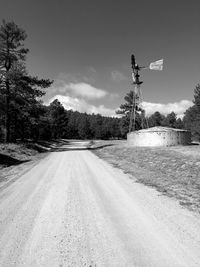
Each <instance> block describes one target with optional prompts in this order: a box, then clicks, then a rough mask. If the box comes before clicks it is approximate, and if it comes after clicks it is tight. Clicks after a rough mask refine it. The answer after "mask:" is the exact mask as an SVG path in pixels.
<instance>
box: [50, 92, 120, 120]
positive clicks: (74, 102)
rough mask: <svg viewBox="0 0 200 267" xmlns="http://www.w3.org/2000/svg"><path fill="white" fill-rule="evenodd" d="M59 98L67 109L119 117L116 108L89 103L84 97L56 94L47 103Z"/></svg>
mask: <svg viewBox="0 0 200 267" xmlns="http://www.w3.org/2000/svg"><path fill="white" fill-rule="evenodd" d="M55 99H58V101H59V102H60V103H61V104H62V105H63V106H64V108H65V109H67V110H70V109H72V110H74V111H79V112H86V113H88V114H92V113H94V114H98V113H99V114H101V115H103V116H109V117H117V115H116V114H115V110H114V109H109V108H106V107H105V106H104V105H100V106H98V107H96V106H94V105H92V104H89V103H87V102H86V101H85V100H84V99H78V98H74V97H71V96H64V95H55V96H54V97H52V98H51V99H50V100H49V101H48V103H46V104H47V105H48V104H50V103H51V102H52V101H53V100H55Z"/></svg>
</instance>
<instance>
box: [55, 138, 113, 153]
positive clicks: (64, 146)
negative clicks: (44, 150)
mask: <svg viewBox="0 0 200 267" xmlns="http://www.w3.org/2000/svg"><path fill="white" fill-rule="evenodd" d="M107 146H113V144H104V145H102V144H100V145H98V144H95V143H94V142H93V141H77V140H76V141H73V140H72V141H66V140H63V141H62V142H61V143H59V145H58V146H55V147H53V148H51V149H50V152H64V151H81V150H97V149H102V148H104V147H107Z"/></svg>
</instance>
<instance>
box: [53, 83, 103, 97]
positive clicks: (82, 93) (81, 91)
mask: <svg viewBox="0 0 200 267" xmlns="http://www.w3.org/2000/svg"><path fill="white" fill-rule="evenodd" d="M49 94H51V96H52V95H55V94H62V95H71V96H73V97H78V96H79V97H83V98H87V99H99V98H103V97H105V96H106V95H107V94H108V93H107V92H106V91H105V90H103V89H99V88H96V87H94V86H92V85H90V84H89V83H85V82H79V83H76V82H70V83H66V82H65V81H63V80H57V81H56V82H55V84H54V85H53V86H52V87H51V88H50V90H49Z"/></svg>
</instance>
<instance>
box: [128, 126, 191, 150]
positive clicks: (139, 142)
mask: <svg viewBox="0 0 200 267" xmlns="http://www.w3.org/2000/svg"><path fill="white" fill-rule="evenodd" d="M127 142H128V145H130V146H176V145H189V144H190V143H191V133H190V131H187V130H182V129H174V128H167V127H161V126H158V127H152V128H148V129H142V130H139V131H134V132H130V133H128V134H127Z"/></svg>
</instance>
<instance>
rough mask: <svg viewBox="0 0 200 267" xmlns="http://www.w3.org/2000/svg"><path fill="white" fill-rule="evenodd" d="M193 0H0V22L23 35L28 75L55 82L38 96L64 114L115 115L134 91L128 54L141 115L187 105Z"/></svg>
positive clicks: (197, 67)
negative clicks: (136, 75)
mask: <svg viewBox="0 0 200 267" xmlns="http://www.w3.org/2000/svg"><path fill="white" fill-rule="evenodd" d="M199 10H200V1H199V0H190V1H188V0H176V1H174V0H173V1H172V0H151V1H150V0H140V1H138V0H137V1H136V0H123V1H122V0H115V1H113V0H79V1H78V0H54V1H53V0H40V1H39V0H32V1H30V0H17V1H14V0H12V1H11V0H0V21H2V19H5V20H6V21H14V22H15V23H16V24H17V25H18V26H19V27H21V28H23V29H24V30H25V31H26V33H27V35H28V37H27V39H26V40H25V47H27V48H29V50H30V52H29V54H28V55H27V69H28V71H29V73H30V74H31V75H37V76H38V77H40V78H49V79H51V80H54V83H53V85H52V86H51V87H50V88H48V89H47V93H46V95H45V97H44V98H43V101H44V103H46V104H49V103H50V102H51V101H53V100H54V99H56V98H57V99H58V100H59V101H60V102H61V103H62V104H63V105H64V107H65V108H66V109H73V110H78V111H81V112H87V113H100V114H102V115H108V116H114V115H115V110H116V109H118V108H119V106H120V104H122V103H124V96H125V95H126V94H127V93H128V92H129V91H130V90H132V89H133V85H132V80H131V54H134V55H135V57H136V62H137V63H138V64H139V65H140V66H148V65H149V64H150V63H151V62H154V61H156V60H159V59H162V58H163V59H164V68H163V71H155V70H148V69H146V70H143V71H141V80H142V81H143V82H144V83H143V84H142V87H141V89H142V95H143V99H144V108H145V109H146V113H147V115H148V114H149V115H150V114H151V113H153V112H155V111H160V112H161V113H163V114H165V115H166V114H168V113H170V112H172V111H174V112H175V113H176V114H177V115H178V116H182V115H183V113H184V111H185V110H186V109H187V108H188V107H189V106H191V105H192V100H193V93H194V88H195V86H196V85H197V84H198V83H199V80H200V34H199V29H200V16H199Z"/></svg>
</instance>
